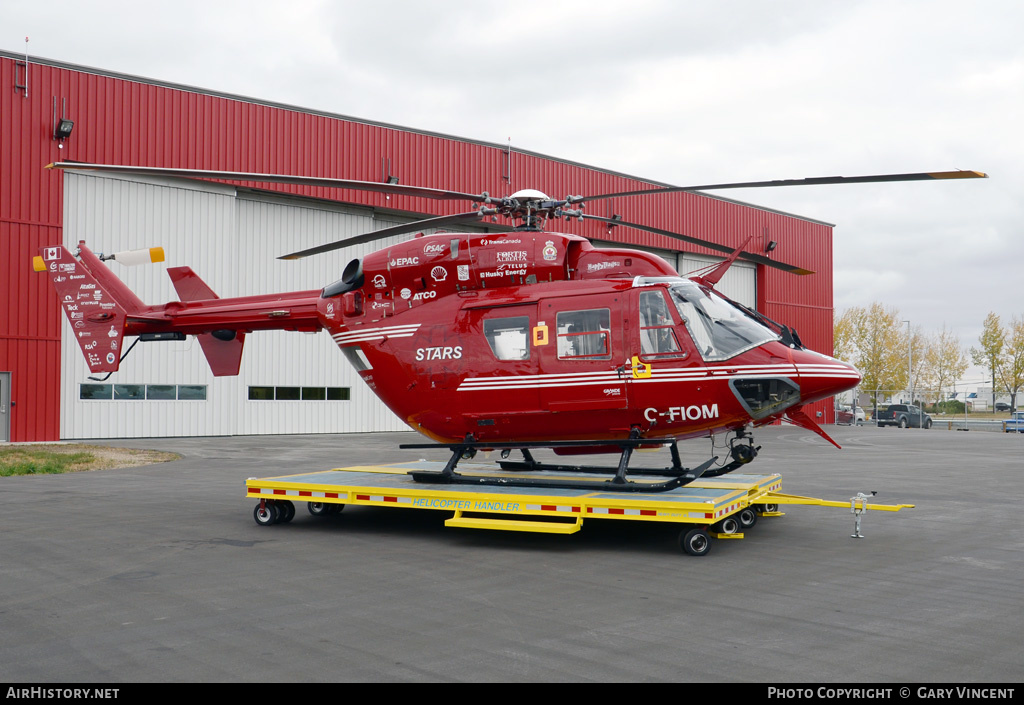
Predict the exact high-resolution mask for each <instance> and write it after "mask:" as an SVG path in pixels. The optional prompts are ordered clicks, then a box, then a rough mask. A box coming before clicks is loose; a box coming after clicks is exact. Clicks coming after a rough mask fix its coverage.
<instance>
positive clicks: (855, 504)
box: [850, 492, 878, 539]
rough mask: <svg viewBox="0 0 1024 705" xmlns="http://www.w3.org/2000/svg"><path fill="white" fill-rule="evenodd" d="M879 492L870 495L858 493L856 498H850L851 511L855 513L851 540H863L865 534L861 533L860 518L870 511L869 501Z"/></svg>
mask: <svg viewBox="0 0 1024 705" xmlns="http://www.w3.org/2000/svg"><path fill="white" fill-rule="evenodd" d="M876 494H878V493H877V492H872V493H871V494H870V495H866V494H864V493H863V492H858V493H857V496H856V497H851V498H850V511H851V512H852V513H853V516H854V520H853V533H852V534H850V538H854V539H862V538H864V534H862V533H861V532H860V516H861V514H863V513H864V512H866V511H867V510H868V500H869V499H871V498H872V497H874V496H875V495H876Z"/></svg>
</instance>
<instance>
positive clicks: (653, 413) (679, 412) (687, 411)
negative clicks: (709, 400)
mask: <svg viewBox="0 0 1024 705" xmlns="http://www.w3.org/2000/svg"><path fill="white" fill-rule="evenodd" d="M666 417H668V422H669V423H673V422H675V421H676V420H679V421H699V420H701V419H717V418H718V404H712V405H711V406H708V405H707V404H702V405H701V406H697V405H696V404H693V405H691V406H670V407H669V408H668V410H666V411H658V410H657V409H655V408H654V407H653V406H649V407H647V408H646V409H644V418H645V419H647V420H648V421H657V420H658V418H666Z"/></svg>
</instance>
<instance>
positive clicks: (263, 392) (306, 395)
mask: <svg viewBox="0 0 1024 705" xmlns="http://www.w3.org/2000/svg"><path fill="white" fill-rule="evenodd" d="M350 398H351V390H350V389H349V388H348V387H249V401H300V400H301V401H348V400H349V399H350Z"/></svg>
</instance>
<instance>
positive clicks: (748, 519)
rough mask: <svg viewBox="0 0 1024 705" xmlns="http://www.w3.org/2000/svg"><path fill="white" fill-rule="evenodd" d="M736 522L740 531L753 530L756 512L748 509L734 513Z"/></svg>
mask: <svg viewBox="0 0 1024 705" xmlns="http://www.w3.org/2000/svg"><path fill="white" fill-rule="evenodd" d="M736 521H738V522H739V524H740V528H741V529H744V530H746V529H750V528H753V526H754V524H756V523H757V512H755V511H754V510H753V509H751V508H750V507H747V508H746V509H741V510H740V511H739V512H737V513H736Z"/></svg>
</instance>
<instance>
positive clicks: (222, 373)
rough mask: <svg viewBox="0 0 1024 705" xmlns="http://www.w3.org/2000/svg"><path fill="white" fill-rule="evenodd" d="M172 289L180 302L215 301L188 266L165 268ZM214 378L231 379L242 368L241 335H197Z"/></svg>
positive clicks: (208, 288)
mask: <svg viewBox="0 0 1024 705" xmlns="http://www.w3.org/2000/svg"><path fill="white" fill-rule="evenodd" d="M167 274H168V275H169V276H170V277H171V282H172V283H173V284H174V290H175V291H177V292H178V298H179V299H181V300H182V301H209V300H211V299H219V298H220V297H219V296H217V294H215V293H214V291H213V289H211V288H210V287H209V286H208V285H207V283H206V282H204V281H203V280H202V279H200V278H199V275H198V274H196V273H195V272H193V271H192V268H191V267H168V268H167ZM196 338H198V339H199V345H200V346H202V348H203V354H204V355H205V356H206V361H207V362H208V363H209V365H210V371H211V372H213V376H214V377H231V376H234V375H237V374H238V370H239V368H240V367H241V365H242V348H243V347H244V346H245V333H243V332H242V331H234V330H227V329H225V330H218V331H216V332H215V333H200V334H199V335H197V336H196Z"/></svg>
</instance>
